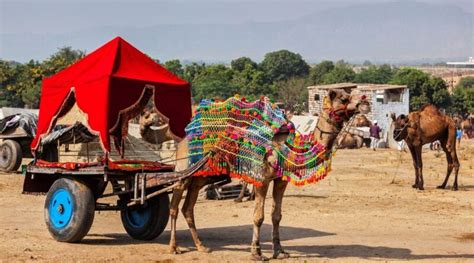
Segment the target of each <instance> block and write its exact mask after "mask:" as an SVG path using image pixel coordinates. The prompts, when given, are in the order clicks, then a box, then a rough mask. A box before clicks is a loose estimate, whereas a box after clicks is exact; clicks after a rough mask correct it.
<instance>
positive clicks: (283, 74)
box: [260, 50, 309, 82]
mask: <svg viewBox="0 0 474 263" xmlns="http://www.w3.org/2000/svg"><path fill="white" fill-rule="evenodd" d="M260 68H261V69H262V70H263V72H265V74H267V76H268V78H269V80H270V81H272V82H276V81H281V80H287V79H290V78H292V77H306V76H307V75H308V73H309V65H308V64H307V63H306V61H304V60H303V58H302V57H301V55H300V54H296V53H293V52H290V51H288V50H279V51H275V52H270V53H267V54H266V55H265V57H264V59H263V61H262V62H261V63H260Z"/></svg>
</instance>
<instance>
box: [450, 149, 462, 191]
mask: <svg viewBox="0 0 474 263" xmlns="http://www.w3.org/2000/svg"><path fill="white" fill-rule="evenodd" d="M451 157H452V158H453V166H454V184H453V191H457V190H458V173H459V167H461V165H460V164H459V160H458V155H457V153H456V149H454V150H453V151H452V152H451Z"/></svg>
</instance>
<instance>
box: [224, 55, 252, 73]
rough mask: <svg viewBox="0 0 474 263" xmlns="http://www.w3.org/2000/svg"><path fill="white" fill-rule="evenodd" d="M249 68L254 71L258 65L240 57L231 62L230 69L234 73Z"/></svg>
mask: <svg viewBox="0 0 474 263" xmlns="http://www.w3.org/2000/svg"><path fill="white" fill-rule="evenodd" d="M247 66H249V67H250V68H252V69H256V68H257V63H255V62H254V61H253V60H251V59H250V58H248V57H240V58H238V59H234V60H232V61H231V62H230V67H231V68H232V69H233V70H234V71H244V70H245V68H246V67H247Z"/></svg>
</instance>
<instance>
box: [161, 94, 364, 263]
mask: <svg viewBox="0 0 474 263" xmlns="http://www.w3.org/2000/svg"><path fill="white" fill-rule="evenodd" d="M328 100H329V102H328V104H329V105H328V106H329V107H330V109H328V110H329V111H332V112H333V113H334V114H336V119H337V121H335V120H332V119H331V118H330V117H329V114H328V113H327V112H323V113H322V114H321V117H320V119H319V121H318V125H317V126H316V130H315V135H316V137H315V138H316V139H317V140H318V141H319V142H320V143H322V144H323V145H324V146H326V147H327V149H331V148H332V146H333V143H334V140H335V139H336V136H337V135H338V133H339V132H340V131H341V129H342V127H343V122H344V121H347V120H348V119H349V118H350V117H351V116H352V115H354V114H355V113H356V112H358V111H359V107H360V106H361V105H365V109H368V105H367V102H365V101H363V102H361V101H360V99H359V98H356V97H351V96H350V95H349V94H347V93H345V92H344V91H335V90H331V91H330V92H329V96H328ZM332 117H333V118H334V115H333V116H332ZM287 136H288V134H277V135H275V136H274V138H273V140H272V141H273V142H272V144H273V145H274V147H280V146H279V145H282V144H283V143H285V141H286V139H287ZM187 156H188V142H187V140H186V139H185V140H183V141H182V142H180V143H179V144H178V150H177V153H176V160H177V161H176V170H177V171H183V170H185V169H187V168H188V166H189V165H188V160H187V159H186V157H187ZM275 162H276V156H275V154H269V155H268V156H267V158H266V160H265V163H266V164H265V167H264V177H265V178H266V179H265V180H264V183H263V186H262V187H258V188H256V190H255V192H256V193H255V210H254V221H253V223H254V227H253V237H252V244H251V253H252V259H254V260H266V259H267V258H266V257H264V256H263V255H262V252H261V247H260V228H261V226H262V224H263V218H264V216H263V215H264V205H265V198H266V195H267V190H268V187H269V184H270V182H272V181H273V209H272V223H273V232H272V233H273V238H272V240H273V242H272V243H273V258H287V257H289V254H288V253H286V252H285V251H284V250H283V248H282V246H281V244H280V220H281V218H282V215H281V205H282V199H283V194H284V192H285V189H286V187H287V184H288V182H287V181H283V180H282V179H281V178H280V177H277V176H276V170H275V169H274V168H273V166H272V165H271V164H274V163H275ZM207 181H208V178H206V177H203V176H196V177H190V178H188V179H187V180H186V181H184V182H183V183H182V184H181V185H180V186H178V187H176V188H174V190H173V198H172V200H171V208H170V217H171V237H170V250H171V252H172V253H181V252H180V250H179V249H178V246H177V244H176V218H177V216H178V208H179V202H180V200H181V198H182V196H183V193H184V191H185V190H188V192H187V194H186V199H185V201H184V205H183V207H182V210H181V211H182V213H183V215H184V217H185V219H186V222H187V223H188V226H189V229H190V231H191V235H192V238H193V240H194V243H195V245H196V248H197V250H198V251H202V252H210V249H208V248H207V247H205V246H204V245H203V244H202V243H201V240H200V239H199V237H198V233H197V229H196V225H195V222H194V206H195V204H196V200H197V198H198V194H199V189H201V187H203V186H204V185H206V183H207Z"/></svg>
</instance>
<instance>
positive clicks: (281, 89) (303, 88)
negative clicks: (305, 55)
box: [276, 78, 308, 114]
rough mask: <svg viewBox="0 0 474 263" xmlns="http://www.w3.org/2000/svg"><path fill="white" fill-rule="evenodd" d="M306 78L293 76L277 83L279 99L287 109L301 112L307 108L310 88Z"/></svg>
mask: <svg viewBox="0 0 474 263" xmlns="http://www.w3.org/2000/svg"><path fill="white" fill-rule="evenodd" d="M307 84H308V83H307V80H306V79H304V78H291V79H288V80H282V81H279V82H277V83H276V87H277V99H278V101H280V102H283V103H284V107H285V109H286V110H287V111H289V112H292V113H297V114H299V113H301V112H303V111H306V110H307V100H308V89H307Z"/></svg>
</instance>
